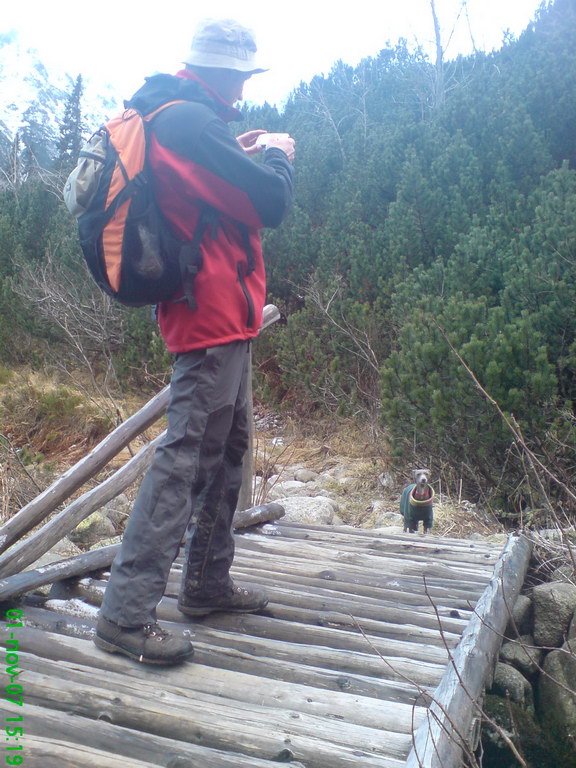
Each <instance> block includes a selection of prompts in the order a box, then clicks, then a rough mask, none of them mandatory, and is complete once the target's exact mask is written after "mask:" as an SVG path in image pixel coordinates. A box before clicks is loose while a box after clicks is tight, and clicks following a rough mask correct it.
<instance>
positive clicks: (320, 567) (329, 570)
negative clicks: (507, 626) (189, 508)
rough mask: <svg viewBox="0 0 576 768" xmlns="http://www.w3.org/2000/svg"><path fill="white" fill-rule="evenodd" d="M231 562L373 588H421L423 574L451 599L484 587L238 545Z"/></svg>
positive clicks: (178, 564)
mask: <svg viewBox="0 0 576 768" xmlns="http://www.w3.org/2000/svg"><path fill="white" fill-rule="evenodd" d="M234 562H235V563H238V564H241V565H245V566H246V567H248V568H253V569H254V570H255V571H257V570H259V569H260V568H261V569H263V570H269V571H273V572H275V571H278V572H279V573H286V574H301V575H307V576H316V577H317V578H322V579H326V580H327V581H344V582H349V583H351V584H355V583H358V584H367V585H371V586H375V587H390V588H399V589H400V590H401V591H402V592H405V591H421V589H422V584H423V581H422V576H423V575H425V576H426V581H427V583H428V590H429V592H430V594H431V595H437V596H439V597H441V596H443V595H448V596H453V597H455V598H462V597H464V598H466V597H467V596H468V595H469V594H470V593H471V592H472V593H476V594H478V595H480V594H482V592H483V590H484V589H485V584H483V583H478V582H474V583H469V582H465V581H463V580H461V579H460V578H458V577H457V576H456V575H455V574H452V576H451V577H448V578H447V577H445V576H442V577H441V576H437V575H433V574H431V573H430V572H428V571H426V570H420V572H419V573H417V574H412V575H410V574H398V573H386V572H381V571H380V570H379V569H377V568H374V567H372V566H368V567H367V566H363V565H354V564H349V563H346V564H339V563H338V561H337V559H336V558H333V559H332V560H327V559H325V560H320V561H318V560H317V561H315V562H312V563H310V562H307V561H306V560H305V559H303V558H291V557H290V555H283V556H282V557H279V555H270V554H268V553H262V552H259V553H257V554H254V553H247V552H245V551H243V550H242V549H241V548H237V549H236V556H235V559H234ZM175 567H176V568H180V569H181V568H182V560H181V559H177V560H176V561H175Z"/></svg>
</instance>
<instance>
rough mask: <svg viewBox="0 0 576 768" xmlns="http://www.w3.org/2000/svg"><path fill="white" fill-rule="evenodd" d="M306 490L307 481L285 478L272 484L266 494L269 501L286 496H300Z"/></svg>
mask: <svg viewBox="0 0 576 768" xmlns="http://www.w3.org/2000/svg"><path fill="white" fill-rule="evenodd" d="M305 492H306V483H303V482H301V481H300V480H284V481H283V482H280V483H276V485H274V486H272V487H271V488H270V490H269V491H268V493H267V495H266V499H267V501H277V500H278V499H282V498H284V497H285V496H298V495H303V494H304V493H305Z"/></svg>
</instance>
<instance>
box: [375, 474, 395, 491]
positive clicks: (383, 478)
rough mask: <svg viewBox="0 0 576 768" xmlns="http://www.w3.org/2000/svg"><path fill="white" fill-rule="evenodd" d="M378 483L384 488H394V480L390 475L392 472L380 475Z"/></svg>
mask: <svg viewBox="0 0 576 768" xmlns="http://www.w3.org/2000/svg"><path fill="white" fill-rule="evenodd" d="M378 482H379V483H380V485H381V486H382V488H392V486H393V485H394V478H393V477H392V475H391V474H390V472H386V471H384V472H381V473H380V474H379V475H378Z"/></svg>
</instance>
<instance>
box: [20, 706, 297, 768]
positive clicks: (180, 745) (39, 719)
mask: <svg viewBox="0 0 576 768" xmlns="http://www.w3.org/2000/svg"><path fill="white" fill-rule="evenodd" d="M29 734H31V735H34V736H41V737H43V738H44V739H49V740H50V741H53V740H57V741H64V742H71V743H72V744H84V745H85V746H87V747H91V748H92V749H99V750H102V751H103V752H111V753H112V754H113V755H116V756H118V757H119V758H120V757H123V758H124V761H125V762H124V763H123V768H131V766H132V762H131V761H132V760H141V761H144V760H149V761H151V762H152V764H153V765H155V766H161V768H278V762H277V761H273V762H272V761H270V760H260V759H259V758H256V757H253V756H252V757H246V756H245V755H240V754H239V753H238V752H234V753H231V752H222V751H220V750H216V749H210V748H209V747H202V746H198V745H196V744H188V743H186V742H184V741H176V740H174V739H166V738H163V737H162V736H155V735H153V734H151V733H142V732H141V731H137V730H132V729H130V728H123V727H122V726H119V725H112V724H111V723H107V722H106V721H104V720H92V719H88V718H85V717H81V716H80V715H74V714H71V713H69V712H68V713H66V715H65V716H63V715H62V712H55V711H52V710H51V709H46V708H45V707H38V706H36V705H34V704H28V703H27V704H26V738H28V735H29ZM127 760H130V763H128V762H127ZM27 764H30V765H33V763H27ZM36 765H37V766H38V768H51V767H50V764H48V763H42V764H40V763H37V764H36ZM55 765H58V766H59V765H60V764H59V763H55ZM104 766H108V763H107V762H102V763H101V764H100V766H99V768H103V767H104ZM74 768H78V763H75V766H74ZM291 768H304V767H303V766H302V763H294V762H292V763H291Z"/></svg>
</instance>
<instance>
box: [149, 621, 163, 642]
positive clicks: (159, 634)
mask: <svg viewBox="0 0 576 768" xmlns="http://www.w3.org/2000/svg"><path fill="white" fill-rule="evenodd" d="M144 636H145V637H156V638H158V640H160V641H162V640H166V639H167V638H168V637H169V634H168V632H167V631H166V630H165V629H163V628H162V627H161V626H160V624H157V623H155V624H144Z"/></svg>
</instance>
